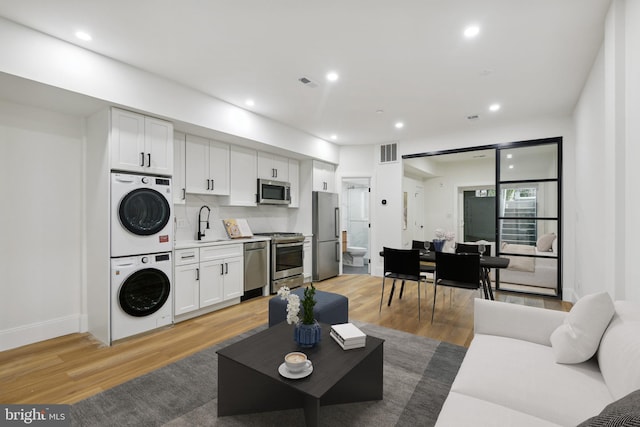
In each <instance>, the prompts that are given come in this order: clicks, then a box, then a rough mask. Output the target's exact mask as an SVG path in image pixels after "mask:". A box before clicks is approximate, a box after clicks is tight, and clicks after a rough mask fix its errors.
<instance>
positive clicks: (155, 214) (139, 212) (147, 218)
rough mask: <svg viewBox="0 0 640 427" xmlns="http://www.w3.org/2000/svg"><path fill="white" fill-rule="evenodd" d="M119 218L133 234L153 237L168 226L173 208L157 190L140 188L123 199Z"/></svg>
mask: <svg viewBox="0 0 640 427" xmlns="http://www.w3.org/2000/svg"><path fill="white" fill-rule="evenodd" d="M118 216H119V217H120V223H121V224H122V225H123V226H124V227H125V228H126V229H127V230H129V231H130V232H132V233H133V234H136V235H138V236H151V235H152V234H156V233H158V232H160V231H161V230H162V229H163V228H164V227H165V225H167V223H168V222H169V219H170V217H171V207H170V206H169V202H167V199H166V198H165V197H164V196H163V195H162V194H160V193H159V192H157V191H156V190H152V189H150V188H138V189H136V190H133V191H132V192H130V193H128V194H127V195H126V196H124V197H123V198H122V201H121V202H120V208H119V209H118Z"/></svg>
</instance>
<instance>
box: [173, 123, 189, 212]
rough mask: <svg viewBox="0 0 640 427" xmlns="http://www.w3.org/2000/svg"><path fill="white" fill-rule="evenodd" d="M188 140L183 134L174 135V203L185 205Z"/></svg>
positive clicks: (176, 133)
mask: <svg viewBox="0 0 640 427" xmlns="http://www.w3.org/2000/svg"><path fill="white" fill-rule="evenodd" d="M186 138H187V136H186V135H185V134H184V133H182V132H175V133H174V134H173V180H172V185H173V187H172V193H173V203H174V204H181V205H184V204H185V203H186V202H187V187H186V181H185V173H186V163H185V162H186V159H185V157H186V154H187V153H186V148H187V147H186Z"/></svg>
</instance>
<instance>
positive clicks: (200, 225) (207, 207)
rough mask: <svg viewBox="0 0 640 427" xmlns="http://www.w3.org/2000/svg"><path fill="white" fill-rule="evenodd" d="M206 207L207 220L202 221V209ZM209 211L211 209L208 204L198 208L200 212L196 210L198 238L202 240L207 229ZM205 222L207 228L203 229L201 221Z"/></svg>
mask: <svg viewBox="0 0 640 427" xmlns="http://www.w3.org/2000/svg"><path fill="white" fill-rule="evenodd" d="M203 209H206V210H207V220H206V221H202V210H203ZM210 213H211V209H210V208H209V206H207V205H204V206H202V207H201V208H200V212H198V240H202V238H203V237H204V235H205V233H206V230H208V229H209V214H210ZM203 222H206V223H207V228H206V229H205V230H202V228H200V227H202V223H203Z"/></svg>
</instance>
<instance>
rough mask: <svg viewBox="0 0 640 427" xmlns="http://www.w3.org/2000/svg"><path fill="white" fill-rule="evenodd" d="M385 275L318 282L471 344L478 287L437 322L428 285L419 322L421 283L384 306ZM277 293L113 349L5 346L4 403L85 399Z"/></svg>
mask: <svg viewBox="0 0 640 427" xmlns="http://www.w3.org/2000/svg"><path fill="white" fill-rule="evenodd" d="M381 280H382V279H381V278H379V277H371V276H366V275H362V276H359V275H343V276H340V277H337V278H333V279H330V280H325V281H323V282H320V283H317V284H316V287H317V288H318V289H319V290H325V291H329V292H336V293H340V294H343V295H345V296H347V297H348V298H349V317H350V319H352V320H359V321H363V322H368V323H373V324H377V325H381V326H384V327H388V328H393V329H398V330H402V331H405V332H410V333H412V334H416V335H421V336H425V337H430V338H434V339H437V340H441V341H447V342H451V343H454V344H458V345H464V346H468V345H469V343H470V342H471V339H472V338H473V299H474V298H475V297H477V296H478V295H479V294H478V292H471V291H466V290H455V291H454V292H453V297H452V299H451V300H450V293H449V291H446V297H444V298H442V297H441V296H440V295H441V294H440V293H439V296H438V301H437V303H436V312H435V320H434V322H433V324H432V323H431V321H430V320H431V304H432V301H433V289H432V286H431V285H429V286H427V288H428V289H427V295H426V298H425V297H424V294H422V295H421V308H422V310H421V313H422V320H421V321H420V322H419V321H418V300H417V286H416V285H415V283H408V284H407V286H406V288H405V292H404V296H403V298H402V299H401V300H399V299H398V297H397V296H398V292H399V290H398V289H397V290H396V293H395V295H394V299H393V302H392V304H391V306H390V307H388V306H387V305H386V302H387V299H388V295H389V289H390V286H387V287H386V289H385V300H384V303H383V306H382V310H381V311H380V312H379V305H380V290H381V286H380V284H381ZM387 283H390V282H389V281H388V282H387ZM422 292H424V288H423V291H422ZM442 294H445V292H443V293H442ZM269 298H270V297H259V298H255V299H252V300H249V301H245V302H243V303H242V304H239V305H236V306H233V307H229V308H226V309H223V310H219V311H216V312H214V313H211V314H208V315H205V316H201V317H198V318H195V319H191V320H188V321H185V322H182V323H179V324H177V325H173V326H170V327H166V328H163V329H161V330H158V331H155V332H152V333H148V334H145V335H142V336H138V337H134V338H130V339H126V340H122V341H119V342H117V343H116V344H115V345H113V346H111V347H107V346H104V345H102V344H100V343H99V342H97V341H96V340H94V339H93V338H92V337H91V335H90V334H86V333H85V334H71V335H67V336H64V337H59V338H55V339H52V340H48V341H44V342H40V343H36V344H31V345H28V346H24V347H20V348H17V349H14V350H8V351H4V352H1V353H0V402H2V403H5V404H9V403H31V404H38V403H40V404H45V403H46V404H56V403H74V402H77V401H79V400H82V399H85V398H87V397H89V396H92V395H94V394H97V393H100V392H102V391H104V390H107V389H109V388H111V387H114V386H116V385H118V384H121V383H124V382H126V381H129V380H131V379H133V378H136V377H138V376H140V375H143V374H145V373H147V372H150V371H153V370H155V369H158V368H160V367H162V366H165V365H167V364H169V363H172V362H175V361H176V360H179V359H182V358H184V357H186V356H189V355H190V354H193V353H195V352H197V351H199V350H202V349H204V348H206V347H209V346H211V345H214V344H216V343H219V342H222V341H224V340H226V339H228V338H231V337H233V336H235V335H237V334H239V333H242V332H245V331H247V330H250V329H253V328H255V327H257V326H259V325H262V324H264V323H266V322H267V318H268V301H269ZM496 299H498V300H501V301H507V302H510V303H515V304H524V305H532V306H537V307H545V308H550V309H554V310H565V311H568V310H569V309H570V307H571V305H570V304H569V303H565V302H562V301H558V300H554V299H545V298H541V297H533V296H524V295H523V296H520V295H515V294H505V293H497V295H496Z"/></svg>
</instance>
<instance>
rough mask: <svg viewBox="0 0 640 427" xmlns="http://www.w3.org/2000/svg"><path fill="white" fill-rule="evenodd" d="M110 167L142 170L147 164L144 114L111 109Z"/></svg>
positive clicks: (135, 170) (132, 170)
mask: <svg viewBox="0 0 640 427" xmlns="http://www.w3.org/2000/svg"><path fill="white" fill-rule="evenodd" d="M110 143H111V168H112V169H117V170H124V171H131V172H142V171H143V170H144V167H145V165H146V164H147V163H146V161H147V159H146V156H145V148H144V116H143V115H141V114H136V113H131V112H129V111H124V110H119V109H117V108H113V109H112V110H111V142H110Z"/></svg>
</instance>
